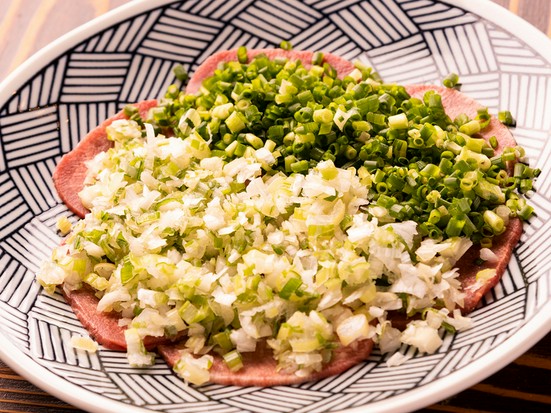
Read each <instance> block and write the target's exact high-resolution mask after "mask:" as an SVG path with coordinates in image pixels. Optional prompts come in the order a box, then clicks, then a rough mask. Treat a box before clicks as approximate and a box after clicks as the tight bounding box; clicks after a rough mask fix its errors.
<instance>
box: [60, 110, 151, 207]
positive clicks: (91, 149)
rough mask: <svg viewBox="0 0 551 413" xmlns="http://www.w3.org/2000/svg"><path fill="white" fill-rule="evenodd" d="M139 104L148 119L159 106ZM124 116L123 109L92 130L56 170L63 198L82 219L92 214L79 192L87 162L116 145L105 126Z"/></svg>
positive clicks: (141, 111) (141, 112)
mask: <svg viewBox="0 0 551 413" xmlns="http://www.w3.org/2000/svg"><path fill="white" fill-rule="evenodd" d="M136 106H137V107H138V110H139V113H140V116H141V117H142V118H143V119H145V118H146V117H147V113H148V112H149V109H151V108H153V107H155V106H157V101H156V100H146V101H143V102H140V103H138V104H137V105H136ZM124 118H125V115H124V113H123V111H121V112H119V113H117V114H116V115H115V116H112V117H110V118H109V119H107V120H105V121H104V122H103V123H102V124H101V125H99V126H97V127H96V128H95V129H93V130H92V131H91V132H89V133H88V135H86V136H85V137H84V139H82V140H81V141H80V142H79V143H78V145H77V146H76V147H75V148H74V149H73V150H72V151H71V152H69V153H67V154H66V155H64V156H63V158H61V161H60V162H59V164H58V165H57V167H56V169H55V171H54V175H53V181H54V185H55V188H56V190H57V193H58V194H59V197H60V198H61V200H62V201H63V202H64V203H65V205H67V208H69V210H71V211H72V212H74V213H75V214H76V215H78V216H79V217H81V218H84V215H86V214H87V213H88V210H87V209H86V208H85V207H84V205H82V202H80V198H79V196H78V193H79V192H80V191H81V190H82V188H83V187H84V179H85V178H86V170H87V168H86V164H85V162H86V161H89V160H90V159H92V158H94V156H96V155H97V154H98V153H100V152H104V151H107V150H108V149H109V148H111V147H112V146H113V142H111V141H110V140H108V139H107V133H106V130H105V129H106V128H107V126H109V125H110V124H111V123H113V122H114V121H115V120H117V119H124Z"/></svg>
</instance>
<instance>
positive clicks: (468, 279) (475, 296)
mask: <svg viewBox="0 0 551 413" xmlns="http://www.w3.org/2000/svg"><path fill="white" fill-rule="evenodd" d="M521 235H522V221H521V220H520V219H519V218H514V219H511V220H510V221H509V225H507V230H506V231H505V232H504V233H503V234H501V235H499V236H497V237H496V238H494V240H493V245H492V251H493V252H494V254H495V255H496V256H497V261H496V262H490V261H486V262H484V263H482V264H478V263H477V261H478V260H479V258H480V246H479V245H474V246H473V247H471V248H470V249H469V250H468V251H467V252H466V253H465V254H464V255H463V257H462V258H461V259H460V260H459V261H458V262H457V264H456V266H457V267H458V268H459V269H460V276H459V280H460V281H461V286H462V287H463V290H464V292H465V301H464V303H463V308H462V312H463V313H464V314H467V313H470V312H471V311H473V310H474V309H475V308H476V307H477V305H478V303H479V302H480V300H482V297H484V295H485V294H486V293H487V292H489V291H490V290H491V289H492V288H494V287H495V286H496V284H497V283H498V282H499V280H500V279H501V276H502V275H503V273H504V272H505V269H506V268H507V265H508V263H509V260H510V259H511V255H512V254H513V249H514V247H515V245H517V243H518V242H519V240H520V236H521ZM485 269H495V270H496V274H495V276H493V277H490V278H488V279H480V280H477V277H476V275H477V274H478V272H479V271H482V270H485Z"/></svg>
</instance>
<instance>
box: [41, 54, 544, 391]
mask: <svg viewBox="0 0 551 413" xmlns="http://www.w3.org/2000/svg"><path fill="white" fill-rule="evenodd" d="M84 160H86V161H87V162H86V166H83V161H84ZM85 169H86V170H87V172H86V173H85V172H84V171H85ZM537 175H538V171H537V170H534V169H532V168H530V167H529V166H527V165H526V163H525V159H524V152H523V150H522V148H519V147H517V146H516V143H515V141H514V139H513V138H512V136H511V134H510V133H509V131H508V129H507V128H506V127H505V126H504V125H502V124H501V123H499V122H498V121H496V120H495V119H494V118H493V117H491V116H490V115H489V114H488V112H487V110H486V109H484V108H481V107H480V106H479V105H478V104H477V103H476V102H475V101H473V100H472V99H470V98H468V97H467V96H465V95H464V94H461V93H460V92H458V91H456V90H454V89H449V88H441V87H434V86H421V85H412V86H406V87H402V86H399V85H393V84H385V83H383V82H382V81H381V79H379V77H378V76H377V74H376V73H373V72H372V70H371V69H370V68H367V67H365V66H363V65H362V64H360V63H356V64H352V63H351V62H348V61H346V60H344V59H341V58H339V57H337V56H334V55H331V54H323V53H311V52H296V51H289V50H281V49H273V50H255V51H250V50H249V51H248V50H247V49H245V48H239V49H237V50H233V51H224V52H219V53H217V54H214V55H213V56H211V57H210V58H208V59H207V60H206V61H205V62H204V63H203V64H202V65H201V66H200V67H199V68H198V69H197V70H196V72H195V74H194V75H193V76H192V78H191V79H190V81H189V83H188V85H187V88H186V91H185V92H184V91H181V90H180V89H179V87H178V86H176V85H173V86H171V87H170V88H169V89H168V91H167V93H166V96H165V98H164V99H161V100H160V101H159V102H157V101H147V102H142V103H138V104H137V105H135V106H133V107H127V108H125V111H124V112H122V113H121V114H119V115H117V116H116V117H115V118H113V119H110V120H108V121H106V122H105V123H103V124H102V125H100V126H99V127H98V128H96V129H95V130H94V131H92V132H91V133H90V134H89V135H88V136H87V137H85V138H84V139H83V141H82V142H81V143H80V144H79V145H78V146H77V148H76V149H75V150H74V151H73V152H72V153H70V154H68V155H66V156H65V157H64V158H63V159H62V161H61V162H60V164H59V166H58V168H57V170H56V172H55V175H54V182H55V184H56V188H57V189H58V191H59V193H60V197H61V198H62V200H63V201H64V202H65V203H66V204H67V205H68V208H69V209H70V210H71V211H73V212H75V213H76V214H77V215H79V216H80V217H81V218H83V219H82V220H81V221H79V222H78V223H76V224H75V225H74V227H73V228H72V231H71V232H70V234H69V235H68V236H67V238H66V239H65V241H64V243H63V244H62V245H61V246H60V247H58V248H57V249H56V250H54V252H53V254H52V260H51V261H50V262H47V263H45V264H44V266H43V267H42V269H41V271H40V272H39V274H38V279H39V281H40V282H41V284H42V285H43V286H44V287H45V288H46V290H47V291H53V290H54V289H55V288H56V287H57V286H62V290H63V293H64V294H65V296H66V297H67V299H68V301H69V302H70V303H71V305H72V307H73V308H74V310H75V313H76V315H77V317H79V319H81V321H82V322H83V324H84V325H85V326H86V327H87V328H88V329H89V331H90V333H91V334H92V336H93V337H95V339H96V340H97V341H98V342H99V343H100V344H102V345H104V346H105V347H107V348H113V349H126V350H127V355H128V359H129V362H130V363H131V364H133V365H137V366H145V365H149V364H151V363H152V362H153V360H154V357H155V356H154V354H153V353H152V352H151V350H152V349H153V348H155V347H156V348H157V349H158V350H159V352H160V353H161V354H162V356H163V357H164V358H165V359H166V360H167V362H168V363H169V364H170V365H172V366H173V368H174V370H175V371H176V372H177V373H178V374H179V375H180V376H181V377H183V378H184V379H185V380H187V381H189V382H191V383H194V384H201V383H204V382H208V381H211V382H215V383H221V384H234V385H259V386H267V385H278V384H291V383H298V382H302V381H307V380H313V379H319V378H321V377H326V376H328V375H332V374H337V373H339V372H342V371H344V370H346V369H348V368H349V367H351V366H353V365H355V364H357V363H358V362H360V361H361V360H364V359H366V358H367V357H368V356H369V354H370V352H371V349H372V346H373V344H374V343H376V344H377V345H378V346H379V348H380V350H381V351H382V352H392V351H394V350H396V349H397V348H399V347H400V346H401V345H402V344H403V343H405V344H409V345H412V346H415V347H416V348H417V349H419V351H421V352H427V353H433V352H435V351H437V349H438V347H439V346H440V345H441V343H442V339H441V337H440V333H439V332H440V331H441V329H446V330H448V331H457V330H462V329H465V328H468V327H469V326H470V319H468V318H466V317H465V315H466V314H467V313H468V312H470V311H472V310H473V309H474V308H475V307H476V306H477V304H478V303H479V301H480V299H481V298H482V296H483V295H484V294H485V293H486V292H487V291H488V290H489V289H490V288H492V287H493V286H494V285H495V284H496V283H497V282H498V281H499V278H500V277H501V275H502V274H503V272H504V270H505V267H506V265H507V262H508V261H509V258H510V255H511V252H512V249H513V247H514V245H515V244H516V243H517V242H518V239H519V237H520V234H521V232H522V221H521V220H525V219H528V218H529V217H530V216H531V215H532V214H533V209H532V207H530V206H529V205H528V204H527V203H526V200H525V199H524V197H523V196H522V193H525V192H527V191H529V190H531V189H532V181H533V179H534V178H535V177H536V176H537ZM462 311H463V313H462ZM397 327H399V328H397Z"/></svg>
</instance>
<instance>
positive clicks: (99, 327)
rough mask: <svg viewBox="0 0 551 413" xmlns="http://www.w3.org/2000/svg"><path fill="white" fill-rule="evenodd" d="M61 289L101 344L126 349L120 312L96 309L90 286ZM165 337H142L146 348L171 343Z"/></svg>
mask: <svg viewBox="0 0 551 413" xmlns="http://www.w3.org/2000/svg"><path fill="white" fill-rule="evenodd" d="M62 290H63V296H64V297H65V299H66V300H67V302H68V303H69V304H70V305H71V308H72V309H73V311H74V313H75V315H76V316H77V318H78V319H79V320H80V322H81V323H82V325H83V326H84V327H85V328H86V330H88V332H89V333H90V335H91V336H92V337H93V338H94V339H95V340H96V341H97V342H98V343H99V344H101V345H102V346H104V347H105V348H108V349H110V350H126V341H125V339H124V330H125V328H124V327H121V326H120V325H119V320H120V318H121V317H120V314H118V313H114V312H111V313H105V312H99V311H98V302H99V300H98V298H97V297H96V296H95V294H94V291H93V290H92V289H91V288H88V287H83V288H81V289H79V290H73V291H66V290H65V289H62ZM172 341H173V340H172V339H170V338H167V337H151V336H147V337H145V338H144V345H145V347H146V348H147V349H149V350H151V349H154V348H155V347H156V346H157V345H158V344H166V343H171V342H172Z"/></svg>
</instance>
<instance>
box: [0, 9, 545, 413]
mask: <svg viewBox="0 0 551 413" xmlns="http://www.w3.org/2000/svg"><path fill="white" fill-rule="evenodd" d="M281 40H288V41H290V42H291V43H292V44H293V45H294V47H295V48H296V49H310V50H324V51H327V52H332V53H335V54H338V55H340V56H342V57H344V58H347V59H359V60H360V61H362V62H364V63H366V64H369V65H371V66H373V67H374V68H375V70H377V71H378V72H379V73H380V74H381V76H382V77H383V79H385V80H386V81H389V82H392V81H395V82H400V83H403V84H408V83H409V84H411V83H429V84H430V83H434V84H436V83H437V82H438V81H439V79H441V78H442V77H444V76H445V75H447V74H448V73H449V72H452V71H454V72H457V73H458V74H459V75H460V78H461V81H462V83H463V89H462V90H463V91H464V92H466V93H468V94H469V95H470V96H472V97H474V98H475V99H478V100H479V101H480V102H481V103H482V104H484V105H487V106H488V107H489V108H490V110H491V111H492V112H493V113H495V112H496V111H497V110H498V109H502V108H508V109H510V110H511V112H512V113H514V114H515V116H516V118H517V122H518V126H517V128H516V129H515V130H514V134H515V136H516V138H517V140H518V141H519V143H520V144H521V145H523V146H524V147H525V148H526V149H527V152H528V155H529V157H530V158H532V159H533V161H534V164H535V166H537V167H540V168H542V170H543V172H542V175H541V176H540V179H539V181H538V187H539V192H538V193H537V194H536V195H535V196H534V197H533V198H532V204H533V205H534V206H535V207H536V208H537V211H538V217H535V218H534V219H532V220H531V222H530V223H528V224H526V225H525V232H524V235H523V237H522V240H521V244H520V245H519V246H518V248H517V249H516V250H515V254H514V255H513V258H512V260H511V262H510V264H509V266H508V269H507V271H506V273H505V275H504V277H503V279H502V280H501V281H500V283H499V284H498V285H497V287H496V288H495V289H494V290H493V291H492V292H490V293H489V294H487V295H486V297H485V298H484V300H483V302H482V307H481V308H479V309H477V310H475V311H474V312H473V313H472V317H473V319H474V327H473V328H472V329H471V330H468V331H464V332H461V333H459V334H457V335H448V334H446V335H445V336H444V337H443V338H444V345H443V346H442V348H441V349H439V350H438V352H437V353H436V354H433V355H430V356H426V355H425V356H423V355H419V354H415V353H414V352H413V349H411V348H409V347H408V346H403V347H402V348H401V349H400V351H401V352H403V353H404V354H410V355H412V356H413V357H412V358H411V359H410V360H409V361H407V362H406V363H405V364H403V365H401V366H398V367H394V368H391V369H389V368H387V367H386V365H385V360H386V359H387V358H388V356H386V355H381V354H380V353H378V352H377V351H375V352H374V353H373V354H372V355H371V357H370V358H369V360H367V361H366V362H364V363H361V364H359V365H357V366H355V367H353V368H351V369H350V370H348V371H346V372H344V373H342V374H340V375H338V376H334V377H329V378H326V379H323V380H320V381H317V382H311V383H304V384H300V385H295V386H286V387H273V388H266V389H259V388H240V387H232V386H220V385H213V384H208V385H204V386H200V387H197V386H186V385H185V384H184V383H183V382H182V381H181V380H180V379H179V378H177V377H176V376H175V375H174V374H173V373H172V372H171V370H170V368H168V367H167V366H166V365H165V364H164V362H163V361H161V360H160V359H159V358H158V359H157V361H156V363H155V365H153V366H152V367H150V368H147V369H135V368H131V367H129V366H128V364H127V363H126V359H125V356H124V354H123V353H120V352H114V351H110V350H107V349H104V348H102V347H100V350H99V351H98V352H97V353H95V354H88V353H86V352H83V351H77V350H74V349H73V348H71V346H70V345H68V341H69V339H70V337H71V336H72V335H75V334H86V330H85V329H84V328H83V327H82V325H81V324H80V322H79V321H78V320H77V319H76V318H75V316H74V314H73V312H72V311H71V309H70V307H69V306H68V305H67V304H66V303H65V301H64V300H63V298H62V296H61V295H59V294H56V295H54V296H53V297H52V296H48V295H46V294H44V293H43V292H42V291H41V289H40V288H39V287H38V285H37V284H36V283H35V281H34V272H35V271H36V269H37V265H38V263H39V262H40V261H41V260H43V259H45V258H46V257H47V256H48V254H49V252H50V251H51V249H52V247H53V246H55V245H57V244H58V243H59V242H60V237H59V236H58V235H57V234H56V230H55V222H56V220H57V218H58V217H60V216H62V215H64V216H68V217H69V218H70V219H71V220H75V217H74V216H73V215H72V214H71V213H70V212H68V211H67V209H66V208H65V206H64V205H63V204H62V203H61V202H60V200H59V198H58V196H57V194H56V191H55V189H54V188H53V185H52V179H51V175H52V172H53V169H54V168H55V164H56V163H57V162H58V161H59V159H60V156H61V155H62V154H63V153H66V152H68V151H70V150H71V149H72V148H73V147H74V146H75V145H76V143H77V142H78V140H79V139H80V138H81V137H82V136H84V135H85V134H86V132H87V131H89V130H90V129H92V128H93V127H94V126H95V125H97V124H99V123H100V122H101V121H102V120H104V119H105V118H107V117H108V116H110V115H112V114H113V113H115V112H117V111H118V110H119V109H120V108H121V107H123V106H124V105H125V104H126V103H129V102H136V101H140V100H143V99H147V98H153V97H159V96H161V95H162V93H163V91H164V90H165V89H166V87H167V86H168V85H169V84H171V83H172V82H174V77H173V74H172V72H171V69H172V67H173V66H174V65H175V64H176V63H181V64H183V65H184V67H185V68H186V69H187V70H188V71H190V72H192V71H193V70H194V69H195V68H196V67H197V66H198V65H199V64H200V63H201V62H202V61H203V60H204V59H205V58H206V57H208V56H209V55H211V54H212V53H213V52H215V51H217V50H222V49H231V48H235V47H237V46H239V45H246V46H247V47H249V48H264V47H273V46H275V45H277V44H279V42H280V41H281ZM0 105H2V106H1V107H0V268H1V273H0V311H1V312H2V317H1V318H0V333H2V335H3V336H5V337H7V338H8V339H9V340H10V341H11V342H12V343H13V344H14V345H15V346H17V347H18V348H19V349H20V350H21V353H22V354H23V357H29V358H31V359H32V360H34V362H36V363H37V364H39V365H41V366H43V367H44V368H46V369H47V370H49V371H50V372H52V373H54V374H56V375H57V376H59V377H60V378H63V380H66V381H67V382H70V383H72V384H74V385H75V386H78V387H80V388H82V389H86V390H88V391H90V392H92V393H95V394H96V395H98V396H101V397H106V398H110V399H112V400H116V401H120V402H121V403H125V404H129V405H136V406H141V407H144V408H147V409H150V410H151V411H164V412H174V413H176V412H204V411H209V412H239V411H243V410H246V411H251V412H290V411H294V412H322V411H334V410H340V409H345V408H352V407H360V406H366V405H368V404H369V403H372V402H375V401H380V400H390V399H392V398H393V397H394V396H397V395H400V394H404V393H406V392H408V391H410V390H412V389H415V388H418V387H420V386H430V385H431V383H434V382H436V381H438V380H439V379H440V378H442V377H445V376H447V375H449V374H450V373H453V372H454V371H457V370H460V369H461V368H463V367H465V366H466V365H468V364H469V363H471V362H472V361H473V360H476V359H478V358H479V357H481V356H482V355H484V354H486V353H487V352H488V351H490V350H492V349H495V348H497V347H499V345H500V344H501V343H503V342H504V341H506V340H507V338H508V337H510V336H511V335H512V334H514V333H515V331H516V330H518V329H519V328H520V327H522V326H523V325H525V324H526V323H527V322H528V321H529V320H530V319H531V317H533V315H534V314H536V313H537V311H538V309H540V308H541V307H542V306H543V305H544V304H545V303H546V302H547V301H548V300H549V291H550V290H551V285H550V284H551V282H550V273H551V255H550V254H547V255H545V254H544V255H542V254H540V253H539V252H541V251H543V250H545V249H548V248H549V247H550V245H549V239H551V224H550V223H549V222H550V220H549V219H548V218H549V216H550V213H551V203H550V198H551V176H550V175H549V173H550V172H549V171H550V169H549V168H544V167H543V166H544V163H545V162H546V161H547V160H548V159H549V158H550V157H551V143H550V142H551V139H550V136H549V133H550V132H549V131H550V130H551V118H550V117H549V116H546V114H548V113H550V112H551V65H550V62H548V61H546V60H545V59H544V58H543V57H541V56H540V55H538V54H537V53H536V52H535V51H534V50H533V49H531V48H530V47H529V46H528V45H527V44H525V43H524V42H523V41H521V40H519V39H517V38H515V37H514V36H512V35H511V34H510V33H508V32H507V31H506V30H505V29H503V28H500V27H496V26H495V25H494V24H492V23H490V22H488V21H486V20H484V19H481V18H480V17H479V16H477V15H476V14H474V13H472V12H466V11H464V10H462V9H461V8H458V7H455V6H452V5H450V4H448V3H444V2H440V1H428V0H427V1H414V0H397V1H395V2H388V1H382V0H373V1H360V0H358V1H341V0H329V1H315V0H309V1H305V2H291V1H284V0H278V1H273V2H271V1H270V2H266V1H256V0H246V1H243V0H239V1H238V0H223V1H222V0H216V1H212V2H196V1H189V2H174V3H173V4H170V5H168V6H164V7H159V8H157V9H155V10H153V11H150V12H145V13H142V14H139V15H137V16H135V17H132V18H129V19H128V20H126V21H122V22H119V23H117V24H115V25H113V26H112V27H110V28H107V29H105V30H103V31H102V32H100V33H97V34H95V35H93V36H91V37H90V38H88V39H86V40H84V41H83V42H81V43H80V44H79V45H77V46H75V47H74V48H72V49H70V50H67V51H66V52H65V53H64V54H62V55H60V56H59V57H57V58H56V59H55V60H54V61H53V62H51V63H50V64H49V65H47V66H46V67H42V68H37V71H36V73H35V74H34V75H32V76H31V77H30V78H29V80H28V82H27V83H26V84H25V85H23V86H22V87H21V88H20V90H18V91H17V92H16V93H14V95H13V96H12V97H11V98H10V99H9V100H8V101H7V102H0Z"/></svg>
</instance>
